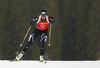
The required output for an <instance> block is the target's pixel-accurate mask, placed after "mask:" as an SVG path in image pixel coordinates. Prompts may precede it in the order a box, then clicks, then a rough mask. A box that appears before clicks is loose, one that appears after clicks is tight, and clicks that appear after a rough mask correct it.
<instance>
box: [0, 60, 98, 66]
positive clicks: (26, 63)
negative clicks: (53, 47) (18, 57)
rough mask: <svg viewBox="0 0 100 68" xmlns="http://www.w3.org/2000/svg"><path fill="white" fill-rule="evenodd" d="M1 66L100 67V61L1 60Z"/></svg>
mask: <svg viewBox="0 0 100 68" xmlns="http://www.w3.org/2000/svg"><path fill="white" fill-rule="evenodd" d="M0 68H100V61H47V63H43V62H39V61H33V60H23V61H14V62H11V61H9V60H0Z"/></svg>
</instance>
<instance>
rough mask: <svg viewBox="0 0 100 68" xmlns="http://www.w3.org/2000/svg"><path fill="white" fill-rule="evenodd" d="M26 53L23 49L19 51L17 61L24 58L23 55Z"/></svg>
mask: <svg viewBox="0 0 100 68" xmlns="http://www.w3.org/2000/svg"><path fill="white" fill-rule="evenodd" d="M23 55H24V52H23V51H22V52H21V53H19V55H18V56H16V58H15V61H18V60H20V59H21V58H22V56H23Z"/></svg>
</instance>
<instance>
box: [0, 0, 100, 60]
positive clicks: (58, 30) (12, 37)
mask: <svg viewBox="0 0 100 68" xmlns="http://www.w3.org/2000/svg"><path fill="white" fill-rule="evenodd" d="M44 3H46V4H47V8H46V10H47V14H48V15H49V16H52V17H54V19H55V24H54V25H53V26H52V37H51V46H50V47H48V40H47V42H46V51H45V56H46V57H45V58H46V59H49V60H99V59H100V30H99V29H100V4H99V3H100V0H1V1H0V59H1V60H9V59H13V58H15V56H16V54H17V53H18V52H20V51H21V49H22V48H23V47H24V45H25V44H26V43H27V40H28V37H29V35H30V33H31V32H32V30H34V26H35V23H34V24H33V26H32V29H31V31H30V33H29V35H28V37H27V38H26V40H25V42H24V44H23V47H20V46H19V44H20V43H21V42H22V40H23V38H24V36H25V33H26V32H27V30H28V27H29V26H28V24H29V22H30V20H31V19H32V18H33V17H36V16H38V15H39V14H40V11H41V10H42V9H43V4H44ZM39 44H40V43H39V38H38V39H37V40H36V41H35V42H34V43H33V44H32V45H31V47H30V48H29V50H28V51H27V52H26V53H25V55H24V56H23V59H24V60H38V59H39V55H40V47H39Z"/></svg>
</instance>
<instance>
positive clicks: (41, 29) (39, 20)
mask: <svg viewBox="0 0 100 68" xmlns="http://www.w3.org/2000/svg"><path fill="white" fill-rule="evenodd" d="M33 22H36V25H35V29H34V30H33V32H32V33H31V34H30V37H29V39H28V43H27V44H26V45H25V47H24V48H23V49H22V51H21V52H20V54H19V55H18V56H16V58H15V60H16V61H18V60H20V59H21V58H22V56H23V55H24V53H25V52H26V51H27V50H28V48H29V47H30V45H31V44H32V43H33V42H34V41H35V39H36V38H37V37H38V36H40V62H43V61H44V51H45V42H46V40H47V31H48V25H49V23H52V24H53V23H54V18H53V17H50V16H47V12H46V10H42V11H41V12H40V15H39V16H38V17H34V18H32V20H31V21H30V25H29V26H32V24H33Z"/></svg>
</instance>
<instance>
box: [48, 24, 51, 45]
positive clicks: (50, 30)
mask: <svg viewBox="0 0 100 68" xmlns="http://www.w3.org/2000/svg"><path fill="white" fill-rule="evenodd" d="M51 27H52V23H50V31H49V44H48V46H51V43H50V39H51Z"/></svg>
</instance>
